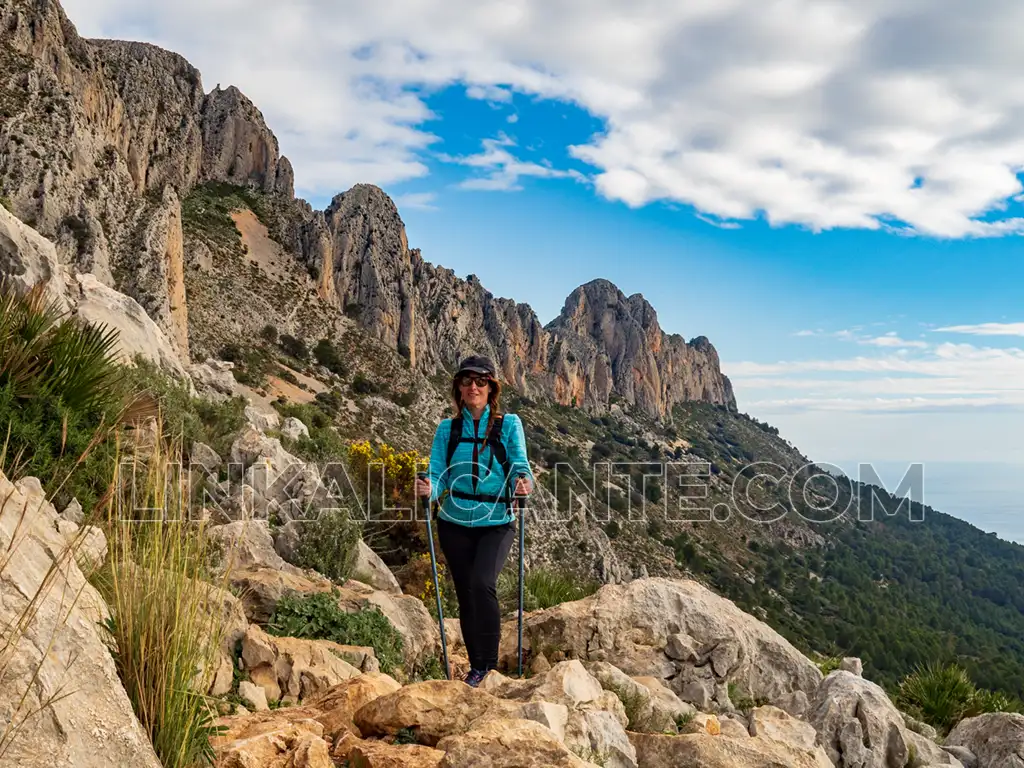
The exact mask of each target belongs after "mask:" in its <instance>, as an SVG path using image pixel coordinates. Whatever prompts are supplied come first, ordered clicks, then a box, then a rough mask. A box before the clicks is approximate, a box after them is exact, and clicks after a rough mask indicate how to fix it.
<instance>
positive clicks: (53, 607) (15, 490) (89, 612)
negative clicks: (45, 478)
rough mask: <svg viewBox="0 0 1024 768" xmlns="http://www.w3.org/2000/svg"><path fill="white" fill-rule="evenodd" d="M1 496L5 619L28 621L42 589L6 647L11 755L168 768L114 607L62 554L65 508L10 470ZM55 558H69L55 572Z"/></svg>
mask: <svg viewBox="0 0 1024 768" xmlns="http://www.w3.org/2000/svg"><path fill="white" fill-rule="evenodd" d="M0 499H2V500H3V504H2V509H0V550H2V551H3V552H5V553H6V554H5V556H4V558H3V564H4V568H3V571H2V573H0V626H3V627H12V626H15V625H17V624H19V621H18V617H19V616H21V615H22V614H23V612H24V611H25V609H26V607H27V605H28V600H29V599H31V598H32V597H34V596H36V595H37V594H39V595H40V596H41V599H40V600H39V601H38V604H37V606H36V613H35V617H34V620H33V621H31V622H30V623H29V624H28V626H27V628H26V629H25V631H24V632H17V633H16V634H15V635H13V636H12V637H13V643H12V644H11V646H10V647H8V648H7V649H6V650H4V651H0V654H2V655H0V722H3V723H5V724H6V723H8V722H11V721H13V722H14V723H17V724H18V725H17V730H16V731H15V733H14V738H13V741H12V743H11V747H10V749H9V751H7V753H6V754H5V756H4V760H5V763H6V764H10V765H20V766H26V768H54V767H55V766H76V767H77V766H81V768H100V766H109V765H132V766H140V767H142V768H159V766H160V762H159V761H158V760H157V758H156V755H155V754H154V752H153V748H152V746H151V745H150V743H149V740H148V738H147V737H146V734H145V732H144V731H143V729H142V727H141V726H140V725H139V722H138V720H137V719H136V717H135V714H134V713H133V711H132V706H131V703H130V702H129V700H128V696H127V694H126V693H125V691H124V688H122V686H121V683H120V680H119V679H118V676H117V671H116V669H115V667H114V662H113V660H112V658H111V656H110V653H109V651H108V650H107V647H106V645H105V643H104V641H103V638H102V637H101V636H100V632H99V629H98V627H99V626H100V624H101V623H102V622H103V621H105V620H106V618H107V616H108V612H107V608H106V606H105V605H104V603H103V600H102V599H101V598H100V595H99V593H97V592H96V590H95V589H94V588H93V587H92V586H91V585H90V584H88V583H87V582H86V580H85V577H84V576H83V574H82V572H81V571H80V570H79V568H78V566H77V565H76V564H75V562H74V558H73V557H69V556H63V557H62V553H64V552H66V550H65V543H66V542H65V540H64V537H63V535H62V534H61V533H60V532H59V531H58V528H57V523H58V520H59V518H58V515H57V512H56V510H54V509H53V507H52V506H51V505H49V504H48V503H46V501H45V497H44V496H43V495H42V493H41V490H40V489H39V487H38V483H36V484H29V483H21V484H19V485H18V486H17V487H15V486H13V485H12V484H11V483H10V482H9V481H8V480H7V478H6V477H4V476H3V475H2V474H0ZM23 510H26V514H25V515H24V518H22V511H23ZM12 541H13V542H14V543H13V544H12ZM55 558H57V561H58V562H60V567H59V568H58V569H57V571H56V574H55V577H51V579H49V580H47V573H48V571H49V570H50V568H51V566H52V564H53V563H54V562H55ZM44 583H45V584H47V585H48V586H47V587H42V585H44ZM41 588H42V589H41ZM37 668H38V669H39V674H38V676H37V677H35V675H36V669H37ZM34 677H35V679H34V680H33V678H34ZM26 693H27V697H26V698H25V700H24V701H21V698H22V696H23V695H25V694H26ZM65 694H66V695H65ZM47 701H50V702H51V703H50V704H49V705H47V706H44V704H46V702H47Z"/></svg>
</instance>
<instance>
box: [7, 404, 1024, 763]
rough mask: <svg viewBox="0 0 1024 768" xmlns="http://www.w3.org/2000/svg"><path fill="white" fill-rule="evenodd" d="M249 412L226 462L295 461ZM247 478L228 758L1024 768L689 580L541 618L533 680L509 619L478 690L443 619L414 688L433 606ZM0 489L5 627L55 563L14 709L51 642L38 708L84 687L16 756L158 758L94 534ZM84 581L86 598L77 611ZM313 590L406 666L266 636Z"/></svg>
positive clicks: (237, 529) (32, 486)
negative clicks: (444, 641) (309, 559)
mask: <svg viewBox="0 0 1024 768" xmlns="http://www.w3.org/2000/svg"><path fill="white" fill-rule="evenodd" d="M250 416H251V418H252V420H253V421H255V422H256V423H257V424H258V425H259V426H257V425H256V424H249V425H248V426H247V427H246V428H245V429H244V430H243V431H242V433H241V434H240V435H239V436H238V438H237V439H236V441H235V443H234V445H233V446H232V451H231V453H232V459H234V460H237V461H239V462H240V463H241V464H243V465H244V466H245V467H247V468H248V469H247V471H248V472H250V473H251V472H252V470H254V468H257V467H262V466H273V465H274V463H275V462H277V463H279V464H281V465H282V466H283V465H284V464H285V462H288V461H289V460H290V459H294V457H288V455H287V453H286V452H285V451H284V450H283V448H281V445H280V441H279V440H278V439H277V438H272V437H268V436H267V435H266V432H265V430H267V429H270V428H272V427H278V426H280V425H277V424H267V423H264V422H261V420H260V416H259V414H256V413H255V412H252V413H251V414H250ZM209 453H212V452H209V451H208V450H207V451H199V450H197V451H195V454H196V455H198V456H207V457H208V460H207V462H206V469H207V470H209V472H210V474H209V478H210V482H213V479H215V477H216V469H217V467H218V465H219V463H220V460H219V457H216V456H212V457H210V456H209ZM295 465H296V466H297V467H298V469H297V470H296V471H297V472H298V473H299V476H301V475H302V474H303V473H305V477H303V478H302V481H301V482H297V483H294V484H291V485H290V486H289V490H288V493H289V494H292V497H293V498H294V497H295V496H297V495H301V494H303V493H307V492H310V491H311V490H313V487H314V486H313V484H312V482H311V480H312V478H311V477H310V473H312V472H314V471H315V469H314V468H312V467H311V466H307V465H304V464H302V462H299V461H298V460H295ZM248 479H249V480H250V481H252V482H251V485H248V488H249V490H248V491H245V493H244V494H243V496H244V498H239V499H235V500H234V501H230V502H229V501H228V500H225V503H224V504H223V505H222V506H221V508H220V509H219V510H209V511H208V514H210V515H214V516H216V515H224V517H223V518H222V519H221V520H220V521H218V520H217V519H216V518H214V519H213V520H212V521H211V522H215V523H217V524H216V525H213V526H212V527H211V528H210V529H209V536H210V537H211V540H213V541H215V542H217V543H218V544H219V545H220V546H221V547H223V548H224V551H225V552H230V553H231V566H230V568H229V570H228V572H227V578H228V586H229V589H227V590H225V589H220V590H216V600H215V602H216V604H218V605H220V606H221V610H222V611H223V615H224V617H225V627H226V629H225V632H224V634H223V642H222V648H221V658H220V662H219V663H218V666H217V669H216V670H215V672H214V674H212V675H211V677H210V679H211V683H210V686H209V689H208V691H207V693H208V695H209V696H211V697H213V698H212V701H218V702H220V703H219V704H218V705H217V706H218V707H219V708H220V710H221V712H222V713H223V714H222V715H221V717H220V718H219V719H218V720H217V725H218V726H220V727H221V728H222V730H221V732H220V733H219V734H218V735H216V737H215V738H214V739H213V741H212V744H213V746H214V749H215V753H216V765H217V766H219V767H220V768H334V767H336V766H348V767H349V768H361V767H364V766H370V767H376V768H385V767H386V768H396V767H401V766H408V767H410V768H412V767H420V766H450V767H455V766H466V767H469V766H481V767H483V768H489V767H494V768H497V767H499V766H501V767H505V768H513V766H538V767H540V766H567V767H570V766H571V767H572V768H584V767H592V766H605V767H606V768H675V767H679V768H782V767H783V766H785V767H787V768H804V767H806V768H829V766H835V767H836V768H907V767H908V766H917V767H920V768H923V767H924V766H949V767H951V768H958V767H960V766H963V767H964V768H1013V766H1020V765H1024V763H1021V762H1020V758H1021V755H1022V754H1024V716H1021V715H1015V714H995V715H984V716H982V717H978V718H970V719H967V720H965V721H963V722H961V724H960V725H959V726H958V727H957V728H956V729H955V730H954V731H953V732H952V733H951V734H950V735H949V736H948V737H947V738H946V739H945V741H944V743H943V744H941V745H940V744H939V743H938V741H937V737H936V734H935V733H934V731H932V730H931V729H929V728H928V727H927V726H924V725H922V724H920V723H918V722H917V721H915V720H913V719H912V718H910V717H908V716H906V715H904V714H902V713H901V712H900V711H899V710H897V708H896V707H895V706H894V705H893V703H892V702H891V701H890V699H889V697H888V696H887V695H886V694H885V693H884V691H883V690H882V689H881V688H880V687H879V686H877V685H875V684H874V683H872V682H870V681H869V680H866V679H864V678H863V677H862V676H861V671H860V663H859V661H858V660H857V659H846V660H844V662H843V664H842V667H841V668H840V669H838V670H835V671H833V672H831V673H830V674H828V675H827V676H825V677H823V675H822V673H821V672H820V671H819V668H818V667H817V666H816V665H815V664H814V663H813V662H812V661H811V660H809V659H807V658H806V657H804V656H803V655H802V654H800V653H799V652H798V651H797V650H796V649H795V648H793V646H792V645H790V644H789V643H788V642H787V641H786V640H785V639H783V638H782V637H781V636H780V635H778V634H777V633H776V632H775V631H774V630H772V629H771V628H770V627H768V626H767V625H765V624H764V623H762V622H760V621H758V620H757V619H755V618H754V617H752V616H750V615H748V614H746V613H744V612H742V611H740V610H739V609H738V608H737V607H736V606H735V605H734V604H733V603H732V602H730V601H729V600H726V599H724V598H722V597H719V596H718V595H715V594H714V593H712V592H711V591H709V590H708V589H707V588H705V587H703V586H701V585H700V584H698V583H696V582H694V581H689V580H678V579H666V578H648V579H637V580H634V581H631V582H629V583H625V584H608V585H605V586H604V587H602V588H601V589H599V590H598V591H597V592H596V593H595V594H593V595H591V596H590V597H587V598H585V599H583V600H578V601H574V602H567V603H563V604H561V605H558V606H556V607H554V608H550V609H546V610H539V611H534V612H531V613H529V614H528V615H527V617H526V622H525V628H524V648H525V655H526V659H527V664H528V673H527V674H526V675H525V676H524V678H523V679H517V678H515V677H514V676H513V675H510V674H509V673H508V672H507V670H509V669H513V668H514V666H515V651H516V626H515V622H514V621H511V622H507V623H506V624H505V625H504V628H503V636H502V641H501V659H502V661H501V665H500V669H499V670H495V671H492V672H491V673H490V674H489V675H488V676H487V677H486V678H485V680H484V682H483V683H482V684H481V686H480V687H479V688H478V689H473V688H471V687H469V686H468V685H466V684H465V683H463V682H461V680H459V679H458V676H459V675H460V674H462V673H464V672H465V670H466V667H467V663H466V660H465V656H464V648H463V647H462V646H461V644H460V641H459V632H458V623H457V620H453V619H449V620H448V622H449V623H448V625H447V629H448V637H449V643H450V653H451V655H452V659H453V667H454V669H455V672H456V679H454V680H451V681H449V680H443V679H421V680H416V679H412V678H410V676H409V675H408V672H407V670H413V669H423V668H424V667H425V666H426V665H428V664H429V663H430V661H431V660H432V659H436V658H438V656H439V652H440V647H439V640H440V637H439V632H438V629H437V625H436V623H435V622H434V620H433V619H432V618H431V616H430V615H429V613H428V612H427V609H426V607H425V605H424V603H423V601H422V600H420V599H419V598H417V597H414V596H410V595H406V594H403V593H402V591H401V589H400V587H399V585H398V582H397V580H396V579H395V577H394V576H393V575H392V574H391V572H390V571H389V570H388V569H387V567H386V566H385V565H384V564H383V563H382V562H381V561H380V560H379V558H377V557H376V555H375V554H374V553H373V552H372V551H371V550H370V549H369V548H368V547H366V546H365V544H362V543H361V542H360V544H359V548H358V562H357V563H356V566H355V570H354V572H355V573H356V574H357V575H358V578H352V579H349V580H348V581H346V582H344V583H342V584H334V583H332V582H331V581H330V580H329V579H327V578H325V577H324V576H322V575H320V574H318V573H316V572H314V571H310V570H308V569H302V568H299V567H297V566H295V565H292V564H291V563H289V562H288V560H287V559H286V557H284V556H283V555H288V554H289V551H290V550H289V526H288V525H284V526H280V527H279V526H271V525H270V523H269V522H268V519H267V509H268V507H269V506H272V505H273V504H275V503H277V502H282V501H284V500H285V499H286V497H285V496H281V495H275V494H276V493H277V491H273V490H269V489H267V488H264V487H262V486H260V484H259V482H258V481H257V478H256V477H255V475H254V474H249V475H248ZM0 498H3V499H4V500H5V501H4V507H3V510H2V511H0V549H4V550H8V551H11V550H12V542H13V541H14V540H15V539H17V540H18V546H17V547H16V548H14V551H16V553H17V558H18V562H17V567H16V568H14V569H11V570H8V571H5V579H4V580H3V581H2V582H0V609H2V611H3V613H4V615H0V620H3V619H9V615H10V613H11V611H14V610H16V609H17V607H18V605H19V601H23V600H24V599H25V596H26V595H31V594H33V593H34V591H35V590H36V589H37V588H38V584H39V582H41V581H42V580H43V579H45V578H47V576H46V575H47V574H50V578H51V579H53V581H52V584H51V587H50V588H49V590H48V591H47V592H46V594H45V596H44V597H43V599H42V601H41V604H40V607H39V611H38V614H39V616H40V617H41V620H40V621H39V622H38V626H37V627H36V628H35V629H34V630H33V632H32V633H31V637H32V638H35V640H34V642H30V643H22V644H20V645H19V646H18V647H17V648H16V649H15V651H16V653H17V654H20V655H21V656H23V657H24V658H20V659H15V660H14V661H15V663H9V664H7V665H6V666H5V669H6V674H7V675H8V676H9V679H7V680H6V681H5V684H4V685H3V686H2V687H0V715H2V713H4V712H5V711H10V709H11V707H12V704H13V702H12V692H14V691H18V690H25V688H24V686H25V685H28V681H26V680H19V679H16V677H14V678H11V677H10V676H11V675H15V676H16V675H17V673H18V670H23V669H28V668H30V667H31V661H32V657H33V655H34V654H36V655H37V654H39V653H41V652H43V649H44V648H48V650H47V651H46V653H47V658H46V660H45V662H44V664H43V674H42V675H40V676H39V677H38V680H37V681H36V683H35V685H28V689H29V690H30V691H31V692H32V695H33V696H37V697H38V699H39V701H40V702H42V701H45V700H46V698H47V697H48V696H49V695H51V694H52V693H53V690H51V689H52V687H53V686H57V685H59V684H60V681H61V680H63V679H66V678H70V679H72V680H73V681H74V687H73V689H72V690H71V692H70V693H69V694H68V695H67V696H66V698H63V699H62V700H60V701H59V702H58V703H56V704H54V705H53V707H52V714H50V716H48V717H44V718H42V719H40V720H39V724H38V725H35V726H33V727H32V728H31V729H26V730H25V732H24V738H23V739H21V740H20V741H18V742H16V744H15V748H14V749H13V750H12V751H11V752H10V753H9V754H8V757H7V759H8V760H14V762H10V763H9V764H10V765H16V764H17V765H22V766H30V767H31V766H44V765H46V766H53V765H59V766H64V765H68V766H70V765H74V766H79V767H81V768H91V767H92V766H100V765H111V764H117V765H132V766H135V765H157V764H158V763H157V762H156V758H155V756H154V755H153V753H152V749H151V747H150V746H149V744H148V742H147V741H146V738H145V735H144V734H142V733H141V732H140V731H139V727H138V722H137V721H136V720H135V718H134V716H133V714H132V711H131V707H130V706H129V705H128V702H127V698H126V695H125V692H124V690H123V689H122V688H121V686H120V684H119V681H118V679H117V675H116V674H115V673H114V672H113V669H112V667H111V662H110V657H109V655H108V654H107V652H106V649H105V648H104V646H103V642H102V640H101V637H100V634H99V632H98V631H97V628H96V623H95V617H97V616H103V615H105V612H106V607H105V605H104V604H103V601H102V599H101V598H100V597H99V595H98V593H96V591H95V590H94V589H93V588H92V587H91V586H90V585H89V584H88V583H87V582H86V580H85V579H84V577H83V575H82V572H81V570H79V567H78V565H77V564H76V563H75V562H68V561H67V558H62V552H63V551H66V548H67V546H68V542H69V541H70V537H73V536H74V535H75V534H76V533H77V532H78V531H79V528H78V525H77V524H76V523H74V522H72V521H71V520H70V519H68V517H67V516H66V514H67V513H65V514H58V513H57V511H56V510H55V509H54V508H53V507H52V506H51V505H49V504H48V503H47V502H46V501H45V499H44V497H43V494H42V489H41V488H40V487H39V485H38V483H37V482H35V481H34V480H32V479H28V480H24V481H21V482H20V483H18V484H17V485H12V484H11V483H10V482H8V481H7V480H6V479H0ZM245 504H248V505H249V507H248V508H246V507H245ZM283 508H284V507H281V509H283ZM230 515H234V516H235V517H236V518H237V519H230V517H229V516H230ZM89 533H90V536H91V539H90V541H91V544H90V547H89V549H88V552H89V557H91V558H92V559H93V560H94V561H95V560H97V559H98V560H102V559H103V558H104V557H105V556H106V543H105V541H104V540H103V534H102V533H101V532H100V531H99V530H98V529H92V530H91V531H89ZM55 563H56V564H58V566H59V567H58V568H57V569H56V571H54V568H53V566H54V564H55ZM54 573H56V578H55V579H54ZM69 593H78V594H80V597H79V599H78V600H77V601H76V602H75V603H74V606H73V607H72V608H71V609H70V613H69V614H68V615H67V616H66V619H67V620H66V621H63V622H62V621H61V620H60V615H61V612H62V611H68V609H67V607H66V605H67V596H68V594H69ZM317 593H326V594H329V595H331V600H332V601H336V602H337V605H338V606H339V607H340V608H341V609H342V610H343V611H359V610H363V609H365V608H366V607H368V606H372V607H376V608H377V609H379V610H380V612H381V613H383V614H384V616H386V617H387V619H388V620H389V622H390V623H391V624H392V625H393V626H394V627H395V628H396V629H397V630H398V632H399V633H400V635H401V637H402V639H403V641H404V643H403V650H402V659H401V663H400V665H399V666H398V667H397V668H396V670H395V674H385V673H384V672H382V671H381V666H382V660H381V659H380V658H378V655H377V653H376V652H375V650H374V648H373V647H370V646H344V645H339V644H337V643H334V642H331V641H328V640H315V639H313V640H311V639H300V638H295V637H287V636H279V635H276V634H271V633H269V632H268V631H267V627H266V622H267V621H268V619H269V618H270V617H271V616H272V615H273V614H274V610H275V607H276V606H277V605H278V604H279V602H280V601H281V600H283V599H284V598H285V597H288V596H295V595H311V594H317ZM48 632H49V633H50V634H51V635H52V638H48V637H47V633H48ZM239 680H241V681H239ZM232 702H233V703H232ZM111 750H113V751H111ZM111 760H116V762H113V763H112V762H110V761H111Z"/></svg>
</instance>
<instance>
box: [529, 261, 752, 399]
mask: <svg viewBox="0 0 1024 768" xmlns="http://www.w3.org/2000/svg"><path fill="white" fill-rule="evenodd" d="M546 330H547V331H549V332H550V333H551V334H552V339H551V342H550V347H551V351H552V355H551V357H549V359H548V361H547V370H548V371H549V372H551V373H552V374H553V380H551V381H549V382H548V387H549V388H550V389H553V390H554V395H555V398H556V400H558V402H560V403H563V404H571V403H572V402H573V401H575V402H578V403H580V404H583V403H607V402H608V401H609V397H610V395H611V394H612V393H613V392H614V393H615V394H617V395H619V396H620V397H622V398H623V399H624V400H625V401H626V402H627V403H629V404H631V405H635V406H637V407H639V408H640V409H641V410H643V411H645V412H646V413H649V414H652V415H656V416H665V415H666V414H667V413H668V411H669V410H671V408H672V406H673V405H675V404H676V403H679V402H684V401H687V400H700V401H703V402H709V403H717V404H720V405H727V406H733V407H734V406H735V398H734V396H733V393H732V387H731V385H730V384H729V381H728V379H727V378H726V377H725V376H723V375H722V373H721V368H720V365H719V360H718V353H717V352H716V351H715V348H714V347H713V346H712V345H711V343H710V342H709V341H708V340H707V338H705V337H703V336H701V337H699V338H697V339H694V340H693V341H691V342H690V343H686V342H685V341H684V340H683V339H682V337H680V336H678V335H667V334H665V333H664V332H663V331H662V330H661V326H660V325H659V324H658V315H657V313H656V312H655V311H654V307H652V306H651V305H650V304H649V303H648V302H647V300H646V299H644V297H643V296H641V295H640V294H638V293H637V294H634V295H632V296H630V297H628V298H627V297H626V296H625V295H624V294H623V293H622V291H620V290H619V289H618V288H616V287H615V286H614V285H613V284H612V283H610V282H609V281H607V280H593V281H591V282H589V283H586V284H585V285H582V286H580V287H579V288H577V289H576V290H575V291H573V292H572V293H571V294H570V295H569V297H568V298H567V299H566V301H565V306H564V307H563V308H562V312H561V314H560V315H559V316H558V317H557V318H556V319H555V320H554V321H552V322H551V323H550V324H549V325H548V326H547V328H546Z"/></svg>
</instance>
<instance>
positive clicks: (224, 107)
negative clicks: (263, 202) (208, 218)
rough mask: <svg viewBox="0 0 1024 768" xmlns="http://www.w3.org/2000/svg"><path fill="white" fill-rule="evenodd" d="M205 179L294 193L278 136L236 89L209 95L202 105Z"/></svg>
mask: <svg viewBox="0 0 1024 768" xmlns="http://www.w3.org/2000/svg"><path fill="white" fill-rule="evenodd" d="M202 134H203V159H202V176H203V178H206V179H211V180H214V181H225V182H228V183H229V184H237V185H239V186H247V185H249V184H255V185H256V186H257V187H258V188H259V189H261V190H263V191H264V192H267V193H271V194H273V193H276V194H280V195H283V196H285V197H289V198H290V197H292V195H293V194H294V191H295V190H294V186H295V178H294V173H293V171H292V166H291V163H290V162H289V161H288V159H287V158H285V157H281V155H280V150H279V147H278V143H277V137H276V136H274V134H273V133H272V132H271V131H270V129H269V128H268V127H267V124H266V122H265V121H264V119H263V114H262V113H261V112H260V111H259V109H257V108H256V105H255V104H253V103H252V102H251V101H250V100H249V99H248V98H246V96H245V95H244V94H243V93H242V92H241V91H239V90H238V89H237V88H236V87H234V86H229V87H228V88H225V89H223V90H222V89H221V88H220V86H219V85H218V86H217V88H215V89H214V90H212V91H211V92H210V93H209V94H207V96H206V98H205V100H204V101H203V106H202Z"/></svg>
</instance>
